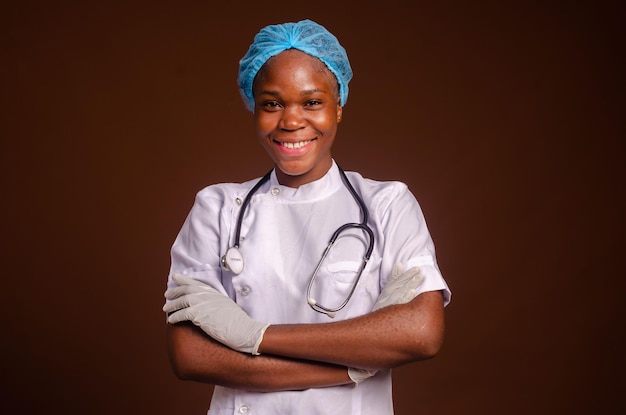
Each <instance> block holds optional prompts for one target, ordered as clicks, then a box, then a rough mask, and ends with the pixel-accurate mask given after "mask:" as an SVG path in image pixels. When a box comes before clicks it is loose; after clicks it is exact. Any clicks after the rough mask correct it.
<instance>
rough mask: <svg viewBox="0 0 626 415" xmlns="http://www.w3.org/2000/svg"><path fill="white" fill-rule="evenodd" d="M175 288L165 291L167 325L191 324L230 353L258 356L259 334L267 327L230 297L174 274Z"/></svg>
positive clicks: (205, 285) (267, 325) (164, 308)
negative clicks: (227, 348) (230, 351)
mask: <svg viewBox="0 0 626 415" xmlns="http://www.w3.org/2000/svg"><path fill="white" fill-rule="evenodd" d="M172 280H173V281H174V282H175V283H177V284H178V287H174V288H169V289H167V290H166V291H165V298H166V299H167V300H168V301H166V302H165V305H164V306H163V311H165V312H166V313H168V318H167V321H168V323H170V324H175V323H179V322H181V321H187V320H188V321H191V322H192V323H193V324H195V325H196V326H198V327H200V328H201V329H202V330H203V331H204V332H205V333H206V334H208V335H209V336H211V337H212V338H214V339H215V340H217V341H219V342H220V343H222V344H224V345H226V346H228V347H230V348H231V349H234V350H237V351H240V352H244V353H251V354H253V355H258V354H259V353H258V350H259V345H260V344H261V341H262V340H263V334H264V333H265V330H266V329H267V328H268V327H269V324H267V323H261V322H258V321H256V320H254V319H252V318H251V317H250V316H248V314H246V312H245V311H243V310H242V309H241V307H239V306H238V305H237V303H235V302H234V301H233V300H231V299H230V297H228V296H226V295H224V294H222V293H220V292H219V291H217V290H216V289H214V288H213V287H211V286H210V285H207V284H205V283H203V282H201V281H198V280H194V279H193V278H190V277H187V276H184V275H181V274H175V275H174V276H172Z"/></svg>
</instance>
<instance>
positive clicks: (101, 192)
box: [0, 1, 626, 415]
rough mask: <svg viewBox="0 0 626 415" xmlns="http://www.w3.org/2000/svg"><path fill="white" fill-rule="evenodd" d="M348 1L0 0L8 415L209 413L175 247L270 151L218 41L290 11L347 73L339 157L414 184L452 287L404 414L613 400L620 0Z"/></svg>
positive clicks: (564, 409)
mask: <svg viewBox="0 0 626 415" xmlns="http://www.w3.org/2000/svg"><path fill="white" fill-rule="evenodd" d="M212 3H215V5H211V4H212ZM346 3H348V2H324V1H316V2H280V3H276V2H254V3H250V4H247V3H242V2H209V1H185V2H145V3H138V2H120V3H116V2H78V1H77V2H73V3H71V2H43V1H39V2H33V1H30V2H29V1H21V2H20V1H5V2H3V3H2V6H0V30H1V33H2V36H1V38H0V42H1V48H2V66H1V71H2V72H1V74H2V86H1V88H2V89H1V91H0V94H1V100H2V109H1V114H0V120H1V128H2V130H1V131H0V134H1V136H2V151H1V156H0V157H1V164H0V166H1V168H2V174H1V179H0V180H1V182H0V185H1V187H0V189H1V191H2V204H1V211H0V214H1V215H2V220H1V222H0V223H1V226H2V228H1V229H2V250H1V252H2V256H1V258H0V259H1V260H2V264H3V266H4V273H3V282H4V284H3V289H2V297H3V301H2V303H3V309H4V310H3V313H2V314H3V329H4V330H3V336H2V337H3V340H2V362H3V363H2V376H3V385H2V405H3V406H6V407H7V408H13V409H11V410H6V409H5V408H0V409H2V412H3V413H11V414H21V413H23V414H26V413H39V412H46V413H48V412H51V413H66V414H112V413H120V414H130V413H151V414H170V413H178V414H200V413H204V412H205V411H206V408H207V405H208V401H209V396H210V392H211V389H210V387H209V386H205V385H200V384H194V383H187V382H181V381H178V380H177V379H176V378H175V377H174V376H173V375H172V373H171V372H170V369H169V366H168V362H167V358H166V353H165V343H164V316H163V314H162V312H161V306H162V303H163V298H162V293H163V290H164V285H165V278H166V274H167V270H168V266H169V247H170V245H171V243H172V241H173V239H174V237H175V234H176V232H177V231H178V229H179V227H180V226H181V224H182V221H183V220H184V217H185V215H186V214H187V211H188V209H189V208H190V207H191V203H192V200H193V197H194V194H195V192H196V191H198V190H199V189H200V188H202V187H203V186H205V185H208V184H210V183H214V182H220V181H241V180H245V179H249V178H252V177H256V176H259V175H261V174H262V173H263V172H265V170H266V169H267V168H268V167H269V162H268V158H267V157H266V156H265V154H264V153H263V151H262V149H261V148H260V146H259V145H258V144H257V143H256V141H255V139H254V137H253V133H252V123H251V117H250V116H249V114H248V113H247V112H246V111H245V110H244V108H243V105H242V104H241V102H240V99H239V95H238V91H237V87H236V72H237V63H238V60H239V58H240V57H241V56H242V55H243V54H244V53H245V51H246V49H247V46H248V44H249V43H250V42H251V40H252V37H253V35H254V34H255V33H256V32H257V31H258V30H259V29H260V28H261V27H262V26H264V25H266V24H270V23H279V22H283V21H294V20H299V19H302V18H312V19H314V20H317V21H318V22H320V23H322V24H324V25H325V26H327V27H328V28H329V29H330V30H331V31H333V32H334V33H335V34H336V35H337V36H338V37H339V39H340V40H341V42H342V43H343V44H344V46H345V47H346V49H347V50H348V53H349V56H350V59H351V63H352V66H353V69H354V72H355V77H354V80H353V82H352V83H351V93H350V98H349V101H348V104H347V106H346V108H345V110H344V122H343V124H342V126H341V129H340V135H339V137H338V142H337V145H336V152H335V157H336V159H337V160H338V161H340V162H341V164H342V165H343V167H344V168H346V169H349V170H358V171H361V172H362V173H363V174H364V175H366V176H368V177H372V178H376V179H398V180H402V181H405V182H406V183H408V185H409V186H410V188H411V189H412V191H413V192H414V193H415V195H416V196H417V198H418V200H419V201H420V203H421V204H422V207H423V209H424V212H425V214H426V218H427V220H428V224H429V227H430V230H431V233H432V235H433V238H434V240H435V243H436V245H437V248H438V258H439V261H440V264H441V268H442V270H443V272H444V274H445V277H446V278H447V280H448V282H449V284H450V286H451V288H452V290H453V302H452V304H451V305H450V307H449V308H448V309H447V321H448V326H447V338H446V343H445V346H444V349H443V350H442V352H441V354H440V356H438V357H437V358H436V359H434V360H431V361H428V362H421V363H414V364H411V365H408V366H405V367H402V368H399V369H397V370H396V371H395V372H394V373H395V375H394V377H395V382H394V388H395V389H394V391H395V402H396V409H397V413H398V414H399V415H409V414H418V413H420V414H421V413H424V414H453V413H454V414H504V413H506V414H529V413H533V414H548V413H550V414H557V413H558V414H596V413H607V414H613V413H623V411H624V410H625V409H626V406H625V404H624V400H623V399H622V398H621V395H622V394H623V392H624V390H625V379H624V369H625V368H624V357H623V355H624V350H626V348H625V347H624V346H625V344H624V341H623V337H624V334H625V333H624V331H625V328H624V327H625V325H624V313H623V305H624V300H623V289H624V277H625V275H624V265H623V262H622V259H623V256H624V244H623V243H622V242H621V238H620V237H621V236H622V234H623V232H624V224H623V220H622V216H623V214H624V211H625V209H624V207H625V206H624V197H623V196H624V138H625V137H624V124H623V118H624V83H623V79H624V50H623V49H622V44H621V43H620V41H619V36H620V35H622V34H623V30H624V23H625V21H624V20H625V19H624V16H625V15H626V14H625V10H624V6H622V5H621V4H620V5H618V3H620V2H618V1H615V2H607V1H605V2H597V1H586V2H580V1H579V2H577V1H573V2H565V1H560V2H497V1H480V2H464V1H456V2H426V1H423V2H422V1H417V2H412V3H413V5H412V6H410V7H407V6H406V5H403V4H404V3H395V2H392V1H385V2H380V3H378V4H372V5H370V6H367V5H364V4H363V3H362V2H358V3H356V2H355V3H354V4H358V6H350V5H348V4H346ZM406 3H407V4H408V3H409V2H406ZM518 3H519V4H518ZM296 4H297V5H296ZM618 238H619V239H618Z"/></svg>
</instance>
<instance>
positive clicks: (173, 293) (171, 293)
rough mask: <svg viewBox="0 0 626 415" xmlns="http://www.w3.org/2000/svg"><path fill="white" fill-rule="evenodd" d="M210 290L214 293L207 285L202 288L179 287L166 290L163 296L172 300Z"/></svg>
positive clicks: (194, 286) (196, 286)
mask: <svg viewBox="0 0 626 415" xmlns="http://www.w3.org/2000/svg"><path fill="white" fill-rule="evenodd" d="M211 290H213V291H215V290H214V289H213V288H211V287H210V286H208V285H207V286H202V287H201V286H198V285H179V286H176V287H170V288H168V289H167V290H165V294H163V295H164V296H165V298H167V299H168V300H173V299H175V298H178V297H180V296H183V295H187V294H199V293H205V292H209V291H211Z"/></svg>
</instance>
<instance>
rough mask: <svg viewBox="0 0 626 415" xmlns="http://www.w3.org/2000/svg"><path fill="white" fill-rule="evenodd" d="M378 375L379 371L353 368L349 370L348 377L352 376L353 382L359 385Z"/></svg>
mask: <svg viewBox="0 0 626 415" xmlns="http://www.w3.org/2000/svg"><path fill="white" fill-rule="evenodd" d="M376 373H378V370H366V369H355V368H353V367H349V368H348V376H350V379H352V382H354V383H356V384H357V385H358V384H359V383H361V382H363V381H364V380H365V379H367V378H371V377H372V376H374V375H375V374H376Z"/></svg>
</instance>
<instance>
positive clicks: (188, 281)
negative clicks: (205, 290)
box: [172, 274, 207, 287]
mask: <svg viewBox="0 0 626 415" xmlns="http://www.w3.org/2000/svg"><path fill="white" fill-rule="evenodd" d="M172 281H174V282H175V283H176V284H178V285H195V286H200V287H202V286H206V285H207V284H205V283H204V282H202V281H200V280H196V279H194V278H191V277H189V276H187V275H183V274H174V275H172Z"/></svg>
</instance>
